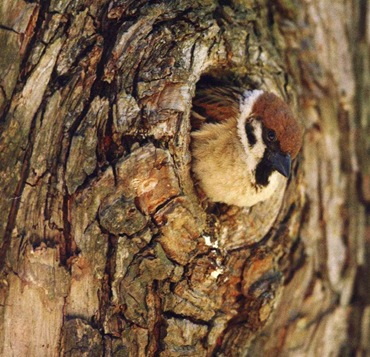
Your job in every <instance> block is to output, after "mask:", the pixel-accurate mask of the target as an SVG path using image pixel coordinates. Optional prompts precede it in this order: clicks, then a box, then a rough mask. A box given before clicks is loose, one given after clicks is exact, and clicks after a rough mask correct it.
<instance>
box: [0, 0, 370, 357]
mask: <svg viewBox="0 0 370 357" xmlns="http://www.w3.org/2000/svg"><path fill="white" fill-rule="evenodd" d="M369 11H370V10H369V6H368V4H367V2H366V1H364V0H361V1H349V0H348V1H339V0H335V1H331V2H327V1H323V0H314V1H309V2H295V1H293V2H290V1H283V0H279V1H268V0H246V1H227V2H225V1H222V2H221V1H220V2H216V1H213V0H207V1H202V2H197V1H193V0H186V1H184V0H176V1H155V2H154V1H131V0H127V1H123V0H122V1H120V0H99V1H90V0H78V1H69V0H62V1H60V0H58V1H54V0H49V1H33V2H28V1H24V0H17V1H7V0H5V1H3V3H2V4H1V5H0V40H2V43H4V44H5V45H4V46H3V47H4V48H3V51H2V52H1V53H0V188H1V193H2V195H1V200H0V209H1V212H2V214H1V216H0V238H1V241H0V243H1V249H0V263H1V276H2V277H1V282H0V286H1V290H0V292H1V294H0V301H1V303H0V308H1V315H0V316H1V319H0V341H1V343H0V351H1V354H2V355H4V356H23V355H30V356H59V355H65V356H121V355H122V356H156V355H160V356H246V355H251V356H267V355H268V356H275V355H276V356H278V355H280V356H286V355H289V356H290V355H291V356H298V355H299V356H301V355H308V356H309V355H320V356H329V355H330V356H333V355H334V356H339V355H355V354H359V355H360V354H361V353H362V354H364V355H366V354H368V353H370V352H369V351H370V344H369V341H370V339H369V336H368V335H369V334H368V330H369V329H368V325H369V305H370V296H369V291H370V289H369V283H368V279H367V275H368V272H369V269H370V267H369V266H368V265H369V264H368V263H367V262H368V261H370V259H368V256H369V254H370V249H369V245H368V239H367V238H368V230H369V224H370V223H369V215H368V214H367V213H368V211H369V203H370V188H369V182H370V179H369V177H370V175H369V172H370V169H369V168H370V166H369V160H367V154H368V151H369V145H370V144H369V139H368V138H369V131H370V129H369V128H370V125H369V112H370V109H369V108H370V107H369V102H368V96H369V40H370V35H369V27H368V18H369ZM203 75H212V76H215V77H217V78H219V79H221V80H222V79H225V78H227V79H228V80H232V81H234V82H235V83H238V84H239V85H241V86H245V87H247V88H257V87H258V88H261V89H268V90H270V91H275V92H277V93H279V95H281V96H282V97H283V98H284V99H285V100H286V101H288V102H289V103H290V105H291V106H292V108H293V110H294V111H295V112H296V113H297V115H298V116H299V117H300V119H301V121H302V123H303V125H304V127H305V129H306V133H305V139H304V146H303V149H302V152H301V154H300V155H299V157H298V159H297V160H296V162H295V163H294V166H293V169H294V170H293V171H294V172H293V175H292V177H291V179H290V180H289V182H288V184H287V187H286V188H283V189H281V190H279V192H276V194H275V195H274V197H272V199H271V200H269V201H268V202H263V203H260V204H258V205H256V206H254V207H252V208H250V209H239V208H236V207H229V206H226V205H222V204H214V203H211V202H208V201H207V199H206V198H205V197H201V195H199V193H198V192H197V190H196V186H195V185H194V181H193V179H192V175H191V170H190V163H191V155H190V151H189V143H190V135H189V132H190V130H191V128H190V121H189V114H190V110H191V99H192V97H193V95H194V93H195V88H196V87H195V86H196V83H197V82H198V81H199V80H202V78H203V77H202V76H203Z"/></svg>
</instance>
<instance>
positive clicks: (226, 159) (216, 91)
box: [190, 85, 303, 207]
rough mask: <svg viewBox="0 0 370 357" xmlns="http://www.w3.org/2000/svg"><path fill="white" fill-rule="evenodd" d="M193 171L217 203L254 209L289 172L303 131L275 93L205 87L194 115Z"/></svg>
mask: <svg viewBox="0 0 370 357" xmlns="http://www.w3.org/2000/svg"><path fill="white" fill-rule="evenodd" d="M191 126H192V132H191V144H190V149H191V153H192V163H191V168H192V172H193V174H194V177H195V180H196V182H197V185H198V186H199V187H200V189H201V190H202V191H203V192H204V193H205V195H206V196H207V197H208V199H210V200H211V201H213V202H220V203H226V204H228V205H235V206H239V207H252V206H254V205H255V204H257V203H258V202H262V201H266V200H267V199H268V198H270V197H271V196H272V195H273V194H274V192H275V191H276V190H277V189H278V187H281V186H280V184H281V183H282V181H286V180H287V178H289V176H290V172H291V161H292V160H293V159H294V158H295V157H296V156H297V154H298V152H299V151H300V149H301V146H302V137H303V130H302V127H301V125H300V123H299V122H298V120H297V119H296V117H295V116H294V115H293V112H292V110H291V109H290V107H289V106H288V105H287V104H286V103H285V102H284V101H283V100H282V99H281V98H280V97H278V96H277V95H276V94H274V93H272V92H268V91H263V90H260V89H252V90H251V89H243V88H242V87H236V86H232V85H216V86H215V85H202V86H199V87H198V88H197V90H196V94H195V97H194V98H193V107H192V113H191Z"/></svg>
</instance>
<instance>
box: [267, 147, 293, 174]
mask: <svg viewBox="0 0 370 357" xmlns="http://www.w3.org/2000/svg"><path fill="white" fill-rule="evenodd" d="M269 160H270V162H271V164H272V167H273V169H274V170H276V171H277V172H280V173H281V174H282V175H283V176H285V177H289V175H290V165H291V162H292V159H291V158H290V155H289V154H283V153H280V152H274V153H272V154H271V156H270V158H269Z"/></svg>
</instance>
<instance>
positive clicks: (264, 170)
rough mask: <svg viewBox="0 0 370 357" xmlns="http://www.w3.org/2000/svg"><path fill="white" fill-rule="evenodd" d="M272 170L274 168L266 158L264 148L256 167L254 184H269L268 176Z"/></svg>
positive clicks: (266, 152)
mask: <svg viewBox="0 0 370 357" xmlns="http://www.w3.org/2000/svg"><path fill="white" fill-rule="evenodd" d="M272 171H274V169H273V168H272V165H271V163H270V161H269V160H268V151H267V150H265V152H264V154H263V157H262V160H261V161H260V163H259V164H258V165H257V167H256V172H255V177H256V184H257V185H260V186H267V185H268V184H269V178H270V175H271V174H272Z"/></svg>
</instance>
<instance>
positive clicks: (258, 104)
mask: <svg viewBox="0 0 370 357" xmlns="http://www.w3.org/2000/svg"><path fill="white" fill-rule="evenodd" d="M237 131H238V135H239V137H240V139H241V142H242V145H243V147H244V150H245V153H246V156H245V161H246V163H247V165H248V167H250V168H253V171H254V172H255V181H256V184H257V185H261V186H266V185H267V184H268V183H269V177H270V175H271V173H272V172H273V171H277V172H279V173H280V174H282V175H283V176H285V177H289V175H290V167H291V160H292V159H294V158H295V157H296V156H297V154H298V152H299V150H300V148H301V146H302V129H301V126H300V125H299V123H298V121H297V120H296V118H295V117H294V115H293V113H292V111H291V110H290V108H289V106H288V105H287V104H286V103H285V102H284V101H283V100H281V99H280V98H279V97H278V96H276V95H275V94H273V93H269V92H263V91H261V90H254V91H248V92H245V93H244V94H243V97H242V100H241V103H240V116H239V118H238V129H237Z"/></svg>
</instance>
